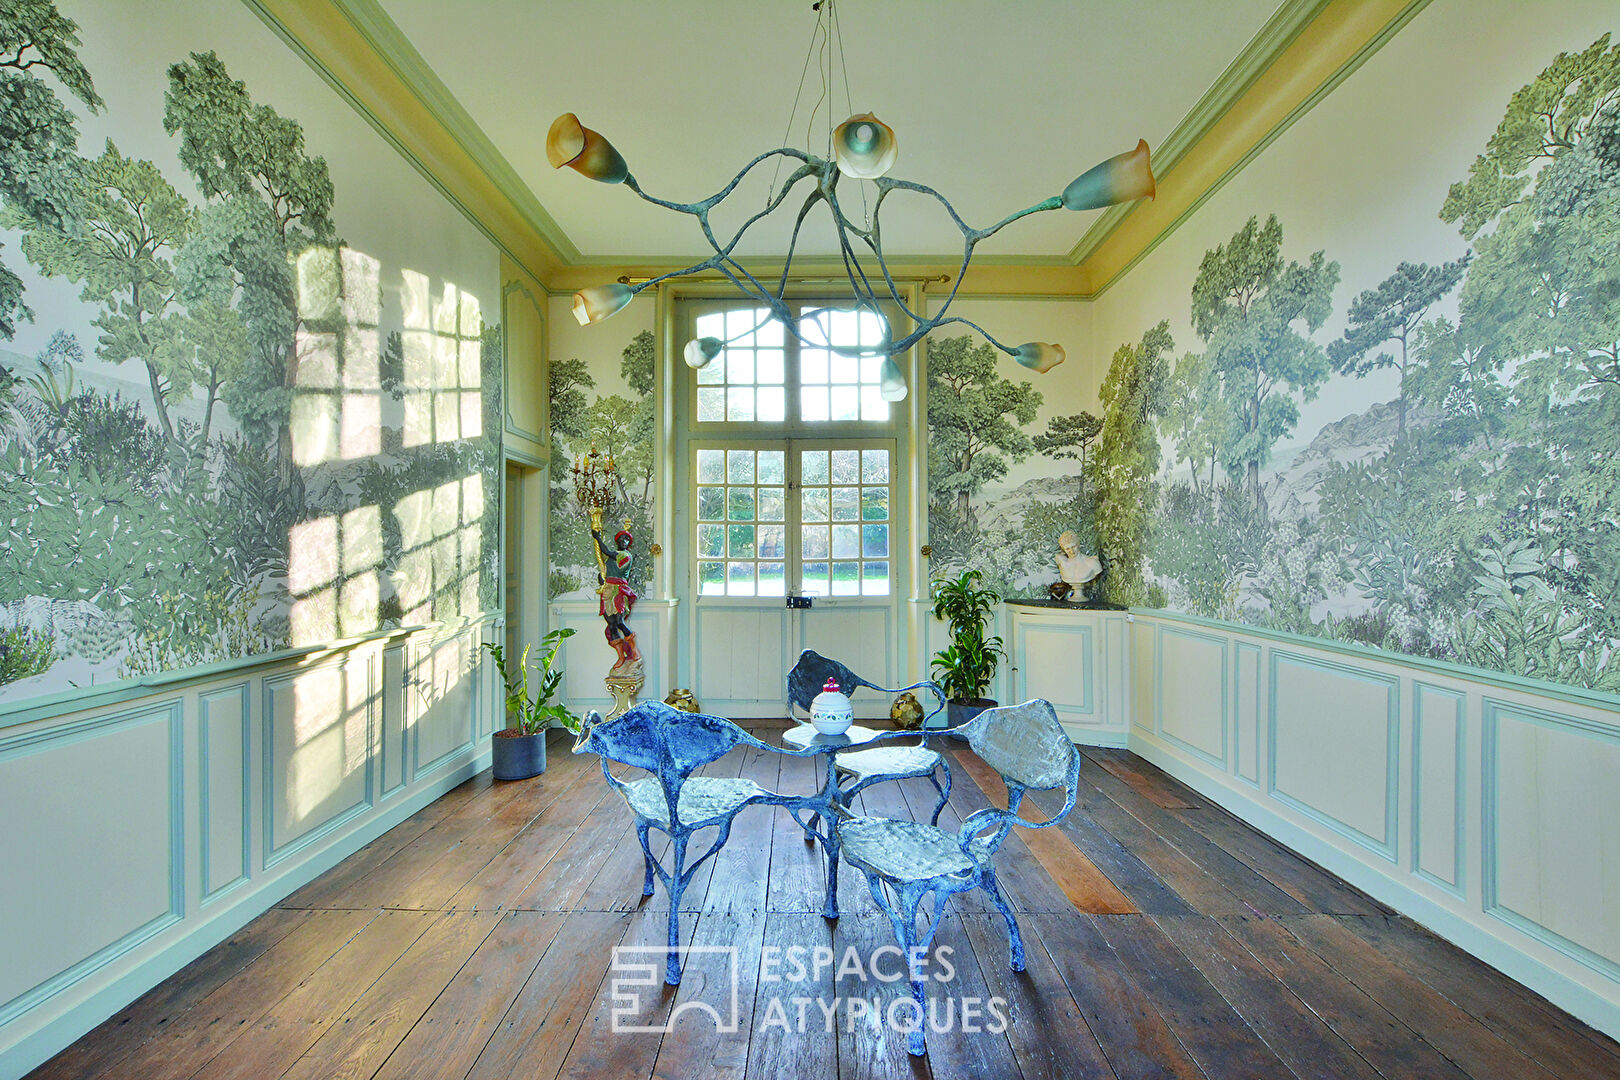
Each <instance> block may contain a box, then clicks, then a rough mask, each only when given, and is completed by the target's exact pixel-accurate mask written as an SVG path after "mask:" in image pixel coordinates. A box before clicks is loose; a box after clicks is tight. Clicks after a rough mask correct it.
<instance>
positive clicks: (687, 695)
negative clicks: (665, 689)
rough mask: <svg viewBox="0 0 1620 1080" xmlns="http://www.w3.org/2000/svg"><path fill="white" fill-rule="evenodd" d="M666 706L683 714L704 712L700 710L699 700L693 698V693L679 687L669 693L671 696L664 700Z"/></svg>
mask: <svg viewBox="0 0 1620 1080" xmlns="http://www.w3.org/2000/svg"><path fill="white" fill-rule="evenodd" d="M664 704H665V705H668V706H670V707H671V708H674V709H679V710H681V712H702V711H703V710H702V709H699V708H698V700H697V698H695V697H693V696H692V691H690V690H683V689H680V688H679V687H677V688H676V689H674V690H671V691H670V692H669V696H668V697H666V698H665V699H664Z"/></svg>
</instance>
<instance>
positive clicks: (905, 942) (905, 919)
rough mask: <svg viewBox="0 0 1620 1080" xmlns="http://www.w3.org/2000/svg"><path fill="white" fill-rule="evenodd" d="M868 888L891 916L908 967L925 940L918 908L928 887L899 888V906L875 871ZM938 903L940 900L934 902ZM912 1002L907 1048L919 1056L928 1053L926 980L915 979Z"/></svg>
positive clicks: (912, 885)
mask: <svg viewBox="0 0 1620 1080" xmlns="http://www.w3.org/2000/svg"><path fill="white" fill-rule="evenodd" d="M866 887H867V888H868V889H870V890H871V891H872V899H873V900H875V901H876V902H877V906H878V907H879V908H881V909H883V911H884V913H885V914H887V915H888V916H889V923H890V924H891V925H892V926H893V927H894V936H895V937H897V938H899V939H900V949H901V951H902V952H903V953H904V954H905V962H906V964H907V966H908V967H909V966H910V964H911V958H912V956H913V954H914V952H915V950H916V949H917V948H919V947H923V946H924V945H925V943H924V942H923V941H922V940H921V938H920V936H919V935H918V933H917V907H918V905H920V904H921V903H922V898H923V894H924V893H925V892H927V890H926V889H919V888H917V887H916V886H915V884H913V883H908V884H906V885H902V886H900V887H899V893H900V909H899V910H898V911H896V910H895V906H894V905H893V904H892V903H890V901H889V896H888V894H887V893H886V892H884V891H883V886H882V885H881V884H880V879H879V878H878V877H877V875H875V874H867V875H866ZM935 902H936V903H938V900H937V899H936V901H935ZM910 982H911V1003H912V1007H913V1009H914V1010H915V1012H914V1013H913V1014H912V1019H913V1020H914V1023H913V1025H912V1028H911V1030H910V1031H909V1032H908V1033H907V1034H906V1050H907V1052H908V1053H910V1054H912V1055H913V1056H916V1057H921V1056H922V1055H924V1054H926V1053H928V1040H927V1039H926V1037H925V1036H924V1035H923V1025H924V1024H926V1023H927V1018H928V1003H927V999H926V997H925V994H924V989H923V982H922V980H920V979H912V980H910Z"/></svg>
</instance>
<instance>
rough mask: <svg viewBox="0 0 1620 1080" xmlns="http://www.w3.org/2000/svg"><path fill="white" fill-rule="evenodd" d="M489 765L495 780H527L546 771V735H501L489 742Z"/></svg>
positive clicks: (538, 733) (540, 733) (497, 734)
mask: <svg viewBox="0 0 1620 1080" xmlns="http://www.w3.org/2000/svg"><path fill="white" fill-rule="evenodd" d="M489 747H490V764H491V767H492V770H493V772H494V776H495V779H497V780H527V779H528V778H529V777H531V776H539V775H540V774H541V773H543V772H545V771H546V733H545V732H544V731H540V732H537V733H535V734H533V735H503V734H501V732H499V731H497V732H496V733H495V735H494V736H493V737H492V738H491V739H490V740H489Z"/></svg>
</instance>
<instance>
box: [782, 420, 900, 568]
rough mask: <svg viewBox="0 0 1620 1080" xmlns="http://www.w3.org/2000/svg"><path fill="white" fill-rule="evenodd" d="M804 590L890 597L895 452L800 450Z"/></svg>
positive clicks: (801, 558) (800, 557) (799, 493)
mask: <svg viewBox="0 0 1620 1080" xmlns="http://www.w3.org/2000/svg"><path fill="white" fill-rule="evenodd" d="M798 459H799V460H798V464H799V489H798V492H797V494H798V496H799V509H800V525H799V547H800V555H799V566H798V569H799V575H800V589H799V591H800V592H801V593H802V594H803V595H805V596H833V597H838V596H888V595H889V594H890V592H891V590H892V585H891V582H892V581H893V572H892V555H891V550H890V547H891V545H890V524H891V519H890V504H891V502H892V498H893V489H892V486H891V482H890V472H891V470H890V460H889V451H888V450H884V449H864V450H857V449H817V450H800V451H798Z"/></svg>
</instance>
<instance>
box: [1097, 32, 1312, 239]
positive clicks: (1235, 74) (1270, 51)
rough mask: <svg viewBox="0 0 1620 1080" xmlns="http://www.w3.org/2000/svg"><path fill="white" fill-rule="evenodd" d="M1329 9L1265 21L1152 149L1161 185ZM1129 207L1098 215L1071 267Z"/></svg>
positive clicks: (1112, 209) (1154, 169) (1156, 173)
mask: <svg viewBox="0 0 1620 1080" xmlns="http://www.w3.org/2000/svg"><path fill="white" fill-rule="evenodd" d="M1330 3H1332V0H1284V2H1283V4H1282V6H1281V7H1279V8H1278V9H1277V10H1276V11H1275V12H1273V13H1272V16H1271V18H1270V19H1267V20H1266V25H1264V26H1262V27H1261V28H1260V32H1259V33H1257V34H1255V35H1254V37H1253V38H1252V39H1250V41H1249V43H1248V44H1247V45H1245V46H1244V47H1243V51H1242V52H1240V53H1238V55H1237V59H1235V60H1233V61H1232V63H1231V64H1230V65H1229V66H1228V67H1227V69H1226V70H1225V71H1223V72H1221V75H1220V78H1218V79H1216V80H1215V84H1214V85H1213V86H1211V87H1210V88H1209V89H1208V90H1207V91H1206V92H1205V93H1204V96H1203V97H1201V98H1199V99H1198V103H1197V104H1196V105H1194V106H1193V107H1192V108H1191V109H1190V110H1189V111H1188V112H1187V115H1186V116H1184V117H1182V118H1181V123H1179V124H1177V125H1176V126H1175V129H1174V130H1172V131H1171V132H1170V134H1169V135H1167V136H1165V139H1164V141H1163V142H1162V143H1159V144H1158V145H1157V146H1155V147H1154V148H1153V172H1154V174H1155V175H1156V176H1157V177H1158V178H1159V179H1160V180H1161V181H1162V180H1163V179H1164V178H1165V177H1167V176H1169V175H1170V174H1171V173H1172V172H1173V171H1175V167H1176V166H1177V165H1178V164H1179V163H1180V162H1181V159H1182V158H1183V157H1185V156H1186V155H1187V151H1189V150H1191V149H1192V148H1193V147H1195V146H1197V145H1198V143H1199V142H1200V141H1201V140H1203V138H1204V137H1205V136H1206V135H1208V134H1209V130H1210V128H1212V127H1214V126H1215V124H1216V123H1218V122H1219V121H1220V119H1221V117H1223V116H1225V115H1226V112H1227V110H1228V109H1230V108H1231V107H1232V106H1233V104H1234V103H1236V102H1237V100H1238V99H1239V98H1241V97H1242V96H1243V94H1244V93H1245V92H1247V91H1248V89H1249V87H1251V86H1253V85H1254V81H1255V80H1256V79H1258V78H1259V77H1260V76H1261V75H1262V74H1264V73H1265V71H1266V70H1267V69H1268V68H1270V67H1271V65H1272V64H1273V63H1275V62H1276V61H1277V58H1278V57H1280V56H1281V55H1282V54H1283V51H1284V50H1286V49H1287V48H1288V47H1289V46H1290V45H1292V44H1293V43H1294V41H1295V40H1296V39H1297V38H1298V37H1299V35H1300V33H1301V32H1302V31H1303V30H1304V29H1305V28H1306V27H1307V26H1309V25H1310V24H1311V22H1312V21H1313V20H1315V19H1316V17H1317V16H1318V15H1320V14H1322V9H1323V8H1325V7H1327V6H1328V4H1330ZM1133 205H1134V204H1132V203H1127V204H1125V205H1123V206H1110V207H1109V208H1108V209H1107V210H1105V211H1103V212H1102V214H1100V215H1098V217H1097V220H1096V221H1094V222H1092V223H1091V228H1089V229H1087V230H1086V233H1085V235H1084V236H1082V237H1081V238H1080V241H1079V242H1078V243H1077V244H1075V245H1074V247H1073V248H1072V249H1071V250H1070V251H1069V261H1070V262H1072V263H1074V264H1075V265H1077V266H1078V265H1079V264H1080V263H1082V262H1084V261H1085V259H1086V256H1088V255H1090V254H1091V253H1092V252H1093V251H1096V250H1097V248H1098V247H1099V246H1100V245H1101V244H1102V242H1103V241H1104V240H1106V239H1107V238H1108V234H1109V233H1111V232H1113V231H1114V230H1115V229H1116V228H1118V227H1119V223H1120V222H1121V221H1123V220H1125V216H1126V215H1127V214H1129V213H1130V212H1131V209H1132V206H1133Z"/></svg>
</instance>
